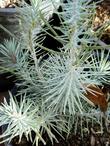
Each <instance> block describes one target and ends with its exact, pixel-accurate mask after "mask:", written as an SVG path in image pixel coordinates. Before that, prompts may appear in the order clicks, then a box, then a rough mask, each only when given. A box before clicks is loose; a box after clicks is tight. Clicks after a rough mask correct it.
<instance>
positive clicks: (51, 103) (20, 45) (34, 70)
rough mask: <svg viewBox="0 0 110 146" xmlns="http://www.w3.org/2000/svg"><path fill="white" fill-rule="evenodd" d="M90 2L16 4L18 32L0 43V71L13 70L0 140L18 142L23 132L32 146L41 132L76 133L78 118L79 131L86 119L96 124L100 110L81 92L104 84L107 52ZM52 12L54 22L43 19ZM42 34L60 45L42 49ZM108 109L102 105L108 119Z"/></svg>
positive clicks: (108, 78) (108, 72) (109, 79)
mask: <svg viewBox="0 0 110 146" xmlns="http://www.w3.org/2000/svg"><path fill="white" fill-rule="evenodd" d="M59 7H60V9H61V10H60V11H59ZM96 7H97V3H96V2H93V1H92V0H66V1H63V0H32V1H31V6H30V5H28V4H25V6H24V7H23V8H18V11H19V15H18V16H17V17H18V19H19V28H20V32H19V33H20V37H19V38H17V37H14V38H13V39H10V40H5V41H4V43H2V44H0V54H1V57H0V65H1V66H0V71H1V73H4V72H11V73H12V75H15V76H16V84H17V85H16V86H17V87H18V89H19V90H18V93H17V95H15V97H13V96H12V94H11V93H10V101H9V102H7V101H6V100H5V99H4V103H2V105H0V115H1V116H0V125H1V126H3V125H7V127H6V130H5V131H4V132H3V133H2V135H1V136H0V138H3V141H8V142H10V141H11V140H12V139H13V138H14V137H16V136H19V141H21V138H22V136H23V135H25V136H26V138H27V140H31V141H32V142H33V143H35V144H36V146H38V143H39V141H42V142H43V144H44V145H45V144H46V141H45V139H44V138H43V136H42V135H43V133H47V135H48V137H49V138H50V140H51V142H52V143H54V141H55V140H56V141H57V138H56V136H55V134H54V133H55V132H56V133H58V134H59V135H62V132H66V133H67V134H69V132H70V130H71V128H73V131H74V132H75V133H76V132H77V128H78V120H79V121H80V122H79V123H80V129H81V134H82V136H83V131H84V128H86V129H87V128H88V123H89V122H91V121H92V123H94V124H95V123H96V121H97V123H98V124H99V125H100V126H101V128H102V123H101V111H100V109H99V108H97V109H95V108H94V106H93V105H94V104H93V103H92V102H91V100H89V99H88V98H87V96H86V93H87V91H88V92H94V91H93V90H91V89H90V88H89V87H90V86H91V85H92V86H103V84H110V62H109V55H110V52H109V50H106V49H107V48H108V46H107V45H103V43H101V40H100V36H101V33H102V31H103V29H104V27H103V28H100V30H97V31H94V28H93V20H94V17H95V10H96ZM53 13H54V14H57V16H58V18H59V20H60V26H54V25H52V24H51V23H50V22H49V21H50V18H51V17H52V15H53ZM58 31H60V32H61V33H60V35H59V34H58ZM46 35H49V36H51V37H52V38H53V39H55V40H56V41H58V42H59V43H60V44H62V47H59V48H57V50H58V51H54V50H52V49H50V48H47V47H46V46H45V45H43V41H44V40H45V38H46ZM49 43H51V42H49ZM53 46H54V44H53ZM44 50H45V52H46V53H45V54H42V53H41V52H42V51H44ZM106 52H107V53H106ZM39 54H40V55H39ZM45 55H47V56H48V57H47V59H45ZM38 56H40V57H38ZM93 94H94V93H93ZM18 97H19V98H20V101H17V98H18ZM109 112H110V111H109V107H108V109H107V111H106V115H107V118H108V119H109ZM83 122H86V123H87V124H86V127H83ZM53 131H55V132H53ZM33 132H34V135H35V136H34V139H33V136H32V133H33ZM3 141H1V143H2V142H3Z"/></svg>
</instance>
